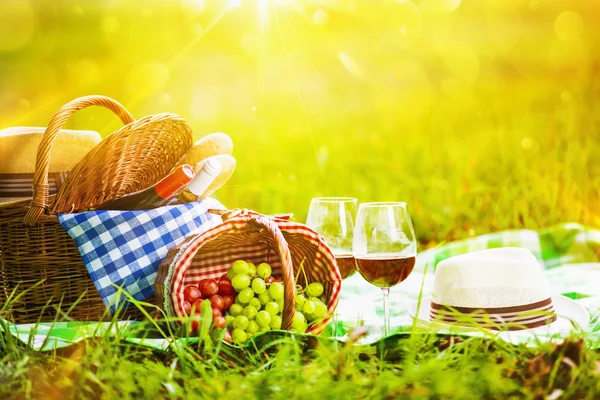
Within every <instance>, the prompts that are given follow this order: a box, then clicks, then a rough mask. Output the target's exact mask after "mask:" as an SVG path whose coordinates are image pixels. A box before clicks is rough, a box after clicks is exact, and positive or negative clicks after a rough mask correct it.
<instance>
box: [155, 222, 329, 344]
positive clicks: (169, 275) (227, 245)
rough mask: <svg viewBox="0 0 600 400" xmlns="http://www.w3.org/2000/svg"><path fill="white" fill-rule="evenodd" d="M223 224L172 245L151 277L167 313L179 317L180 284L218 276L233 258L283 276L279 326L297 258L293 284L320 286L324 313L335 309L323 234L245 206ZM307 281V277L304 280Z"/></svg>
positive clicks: (292, 307) (286, 323)
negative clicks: (265, 264)
mask: <svg viewBox="0 0 600 400" xmlns="http://www.w3.org/2000/svg"><path fill="white" fill-rule="evenodd" d="M215 212H218V213H219V214H221V215H222V218H223V221H224V222H223V223H222V224H220V225H218V226H216V227H214V228H212V229H210V230H208V231H206V232H204V233H202V234H199V235H194V236H190V237H189V238H188V239H186V241H185V242H184V243H182V244H181V245H180V246H178V247H176V248H172V249H171V250H170V251H169V253H168V254H167V257H166V259H165V261H164V262H163V263H162V264H161V266H160V267H159V271H158V277H157V278H156V282H155V285H154V286H155V291H156V299H157V303H158V306H159V307H161V308H162V309H163V310H164V312H165V313H166V314H167V316H168V317H185V316H186V315H185V312H184V311H183V301H184V299H183V289H184V288H185V287H186V286H188V285H197V284H198V283H199V282H200V281H201V280H202V279H210V278H219V277H220V276H222V275H223V274H224V273H226V272H227V270H228V269H229V267H230V266H231V264H232V263H233V262H234V261H235V260H238V259H242V260H245V261H248V262H252V263H255V264H259V263H261V262H268V263H269V264H270V265H271V267H272V268H273V276H279V277H282V278H283V285H284V307H283V315H282V324H281V327H282V329H284V330H289V329H291V327H292V319H293V317H294V313H295V311H296V300H295V284H294V279H295V277H296V274H297V272H298V270H297V269H298V267H299V266H300V265H301V263H302V262H304V263H303V269H304V272H305V273H306V279H305V277H304V275H305V274H299V275H298V276H299V277H298V284H300V285H302V286H303V287H306V285H307V284H308V283H311V282H321V283H322V284H323V286H324V296H325V299H326V301H325V304H326V305H327V308H328V315H331V314H332V313H333V311H334V310H335V307H336V306H337V302H338V296H339V292H340V288H341V276H340V271H339V269H338V266H337V263H336V262H335V258H334V257H333V254H332V253H331V250H330V249H329V247H328V246H327V244H326V243H325V241H324V239H323V238H322V237H321V236H320V235H319V234H318V233H317V232H315V231H314V230H312V229H310V228H308V227H307V226H306V225H303V224H301V223H298V222H291V221H289V220H288V218H286V217H281V216H279V217H278V216H272V217H269V216H265V215H262V214H259V213H256V212H254V211H249V210H235V211H228V212H223V211H222V210H215ZM306 280H308V282H306ZM328 320H329V318H326V319H324V320H320V321H318V322H317V323H315V324H313V325H311V326H310V327H309V329H308V330H307V333H313V334H319V333H321V332H322V331H323V330H324V329H325V326H326V325H327V322H328Z"/></svg>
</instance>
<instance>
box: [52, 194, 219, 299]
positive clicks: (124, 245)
mask: <svg viewBox="0 0 600 400" xmlns="http://www.w3.org/2000/svg"><path fill="white" fill-rule="evenodd" d="M212 208H217V209H222V208H224V207H223V205H222V204H221V203H219V202H218V201H216V200H214V199H206V200H202V201H199V202H193V203H186V204H182V205H177V206H169V207H160V208H156V209H154V210H147V211H107V210H96V211H88V212H82V213H77V214H61V215H59V216H58V220H59V222H60V224H61V225H62V227H63V228H65V229H66V230H67V232H68V233H69V235H70V236H71V237H72V238H73V240H75V242H76V244H77V247H78V248H79V252H80V253H81V257H82V258H83V262H84V263H85V266H86V268H87V270H88V272H89V273H90V276H91V278H92V280H93V281H94V284H95V285H96V288H97V289H98V292H99V293H100V296H101V297H102V300H103V301H104V303H105V304H106V305H107V306H110V307H111V310H112V311H115V310H116V308H117V306H118V304H119V302H121V301H123V299H121V298H120V297H119V296H118V293H117V292H118V291H117V289H116V288H115V286H114V285H113V284H115V285H117V286H119V287H122V288H123V289H124V290H125V291H127V292H128V293H129V294H130V295H131V296H133V297H134V298H135V299H136V300H143V299H145V298H147V297H149V296H152V295H153V294H154V281H155V279H156V275H157V273H158V266H159V265H160V263H161V262H162V260H163V259H164V257H165V256H166V255H167V251H168V250H169V249H170V248H171V247H173V246H177V245H179V244H180V243H181V242H183V240H185V238H186V237H187V236H188V235H191V234H194V233H201V232H204V231H205V230H207V229H209V228H211V227H213V226H215V225H217V224H219V223H220V222H221V218H220V217H219V216H217V215H213V214H209V213H208V212H207V211H208V209H212Z"/></svg>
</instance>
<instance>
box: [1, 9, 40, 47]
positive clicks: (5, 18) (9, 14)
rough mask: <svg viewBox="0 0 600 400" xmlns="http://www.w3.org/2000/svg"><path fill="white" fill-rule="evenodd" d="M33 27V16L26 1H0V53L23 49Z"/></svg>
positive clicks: (31, 34) (33, 29)
mask: <svg viewBox="0 0 600 400" xmlns="http://www.w3.org/2000/svg"><path fill="white" fill-rule="evenodd" d="M35 27H36V20H35V14H34V12H33V8H32V7H31V4H29V2H28V1H27V0H4V1H0V53H2V52H10V51H14V50H17V49H20V48H21V47H23V46H24V45H25V44H27V42H29V39H31V37H32V36H33V34H34V32H35Z"/></svg>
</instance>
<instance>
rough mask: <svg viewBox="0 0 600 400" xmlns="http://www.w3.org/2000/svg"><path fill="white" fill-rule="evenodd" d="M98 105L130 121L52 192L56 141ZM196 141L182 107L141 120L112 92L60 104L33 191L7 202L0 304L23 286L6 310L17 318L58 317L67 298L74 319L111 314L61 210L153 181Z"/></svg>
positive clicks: (0, 239) (0, 217)
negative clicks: (61, 219) (79, 115)
mask: <svg viewBox="0 0 600 400" xmlns="http://www.w3.org/2000/svg"><path fill="white" fill-rule="evenodd" d="M90 106H103V107H106V108H108V109H109V110H111V111H113V112H114V113H115V114H117V115H118V116H119V118H120V119H121V121H123V123H124V124H126V125H125V126H123V127H122V128H121V129H119V130H118V131H116V132H114V133H113V134H111V135H110V136H108V137H107V138H106V139H105V140H103V141H101V142H100V143H99V144H98V145H96V146H95V147H94V148H93V149H92V150H91V151H90V152H89V153H88V154H87V155H86V156H85V157H84V158H83V159H82V160H81V161H80V162H79V163H77V165H76V166H75V167H74V168H73V169H72V170H71V171H70V173H69V175H68V177H67V179H66V180H65V182H64V183H63V185H62V186H61V187H60V190H59V191H58V193H57V194H56V196H55V197H50V196H49V195H48V166H49V161H50V153H51V150H52V143H53V140H54V138H55V136H56V134H57V132H58V131H59V130H60V128H61V127H62V126H63V124H64V123H65V122H66V121H67V120H68V119H69V117H71V115H73V114H74V113H75V112H77V111H79V110H81V109H83V108H86V107H90ZM191 145H192V132H191V129H190V127H189V126H188V124H187V123H186V122H185V121H184V120H183V119H182V118H181V117H179V116H177V115H175V114H166V113H163V114H157V115H151V116H148V117H144V118H142V119H139V120H134V118H133V116H132V115H131V114H130V113H129V112H128V111H127V110H126V109H125V108H124V107H123V106H122V105H121V104H120V103H118V102H116V101H115V100H112V99H110V98H108V97H104V96H87V97H82V98H78V99H76V100H73V101H71V102H70V103H68V104H66V105H65V106H63V107H62V108H61V109H60V110H58V112H57V113H56V114H55V115H54V116H53V117H52V119H51V120H50V122H49V124H48V127H47V129H46V131H45V132H44V137H43V139H42V142H41V144H40V146H39V149H38V153H37V160H36V171H35V176H34V180H33V182H34V183H33V198H32V199H31V200H25V201H19V202H15V203H4V204H0V298H1V297H4V300H0V304H1V303H4V302H5V301H7V299H9V297H10V296H11V294H12V293H13V291H15V289H16V293H17V294H21V297H20V298H19V300H18V301H11V303H10V307H9V308H8V310H7V314H5V315H0V316H1V317H3V318H7V319H9V320H12V321H14V322H16V323H33V322H36V321H49V320H53V319H54V318H55V317H56V308H57V306H59V305H60V308H61V309H62V310H63V311H66V310H67V309H69V308H70V307H72V309H71V310H70V312H69V318H72V319H76V320H88V319H100V318H101V317H102V316H103V315H105V311H106V308H105V305H104V303H103V302H102V299H101V298H100V296H99V294H98V292H97V290H96V288H95V286H94V284H93V282H92V280H91V279H90V277H89V275H88V272H87V270H86V268H85V266H84V264H83V261H82V259H81V255H80V253H79V251H78V249H77V246H76V244H75V242H74V241H73V239H71V237H70V236H69V235H68V234H67V232H66V231H65V230H64V229H63V228H62V226H61V225H60V224H59V222H58V218H57V214H59V213H64V212H73V211H81V210H85V209H88V208H92V207H94V206H96V205H99V204H101V203H103V202H104V201H106V200H109V199H112V198H114V197H117V196H122V195H124V194H127V193H131V192H135V191H138V190H141V189H144V188H146V187H149V186H151V185H153V184H154V183H156V182H157V181H158V180H159V179H160V178H161V177H163V176H164V175H165V174H167V173H168V172H169V170H170V169H171V168H172V167H173V166H174V165H175V164H176V163H177V161H178V160H179V158H180V157H181V156H183V154H185V152H186V151H187V150H188V149H189V148H190V147H191ZM16 150H18V149H16ZM42 280H43V282H42V283H41V284H38V285H36V286H33V285H34V284H36V283H39V282H40V281H42ZM24 289H27V290H26V291H23V290H24ZM152 301H154V300H152Z"/></svg>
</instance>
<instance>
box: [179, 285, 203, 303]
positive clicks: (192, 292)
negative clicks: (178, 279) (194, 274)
mask: <svg viewBox="0 0 600 400" xmlns="http://www.w3.org/2000/svg"><path fill="white" fill-rule="evenodd" d="M201 298H202V293H201V292H200V289H198V288H197V287H196V286H187V287H186V288H185V289H183V299H184V300H185V301H188V302H189V303H190V304H191V303H193V302H195V301H196V300H198V299H201Z"/></svg>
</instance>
